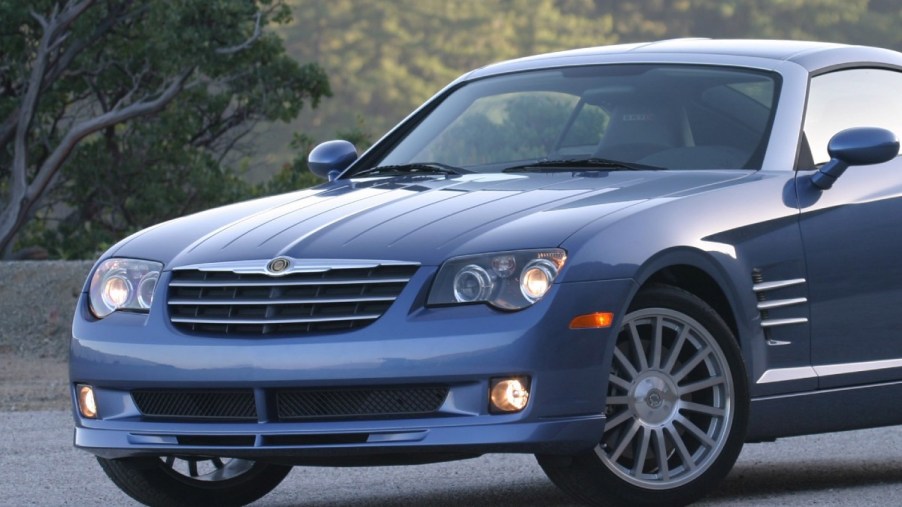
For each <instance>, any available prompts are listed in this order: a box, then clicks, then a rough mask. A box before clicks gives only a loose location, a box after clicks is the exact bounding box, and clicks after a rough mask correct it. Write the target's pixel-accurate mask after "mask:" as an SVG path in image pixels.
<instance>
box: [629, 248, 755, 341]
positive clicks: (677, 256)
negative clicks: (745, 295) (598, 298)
mask: <svg viewBox="0 0 902 507" xmlns="http://www.w3.org/2000/svg"><path fill="white" fill-rule="evenodd" d="M716 257H727V256H725V255H724V254H722V253H719V252H715V253H712V252H707V251H703V250H699V249H696V248H674V249H671V250H668V251H665V252H661V253H659V254H658V255H655V256H653V257H652V258H650V259H649V260H648V261H647V262H645V263H644V264H643V265H642V266H641V267H640V268H639V269H638V270H637V272H636V277H635V280H636V283H637V286H638V288H637V291H636V292H637V293H638V291H640V290H642V289H643V288H645V287H648V286H649V285H652V284H665V285H671V286H674V287H677V288H680V289H683V290H685V291H687V292H689V293H692V294H693V295H695V296H696V297H698V298H700V299H701V300H703V301H704V302H705V303H706V304H708V305H709V306H710V307H711V308H713V309H714V311H716V312H717V314H718V315H719V316H720V317H721V318H722V319H723V320H724V322H725V323H726V324H727V326H728V327H729V328H730V331H732V332H733V336H734V337H735V338H736V339H737V340H738V341H739V344H740V348H741V349H743V350H745V347H743V344H744V342H746V341H747V340H746V337H747V336H748V334H749V327H748V326H746V325H744V323H747V322H749V321H750V320H753V316H750V315H746V314H745V312H743V310H742V308H743V305H742V304H741V301H742V297H741V296H740V295H741V291H740V290H739V289H738V288H737V285H738V284H739V283H740V281H739V280H734V278H735V277H736V276H737V275H732V276H731V274H730V269H729V267H730V265H729V264H728V265H724V263H723V261H722V260H720V259H717V258H716ZM729 261H731V262H732V263H735V259H732V258H729ZM737 269H738V268H737ZM738 271H739V272H742V270H741V269H738ZM750 283H751V280H749V284H750ZM749 290H750V288H749ZM634 296H635V294H633V297H634ZM631 299H632V298H631Z"/></svg>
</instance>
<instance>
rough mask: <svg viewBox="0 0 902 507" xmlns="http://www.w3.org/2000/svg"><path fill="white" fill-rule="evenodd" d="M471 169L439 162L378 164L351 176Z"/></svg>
mask: <svg viewBox="0 0 902 507" xmlns="http://www.w3.org/2000/svg"><path fill="white" fill-rule="evenodd" d="M469 172H471V171H467V170H466V169H461V168H460V167H454V166H452V165H448V164H442V163H439V162H414V163H411V164H398V165H380V166H376V167H371V168H369V169H365V170H363V171H360V172H359V173H355V174H352V175H351V177H357V176H364V175H366V176H371V175H375V174H454V175H461V174H466V173H469Z"/></svg>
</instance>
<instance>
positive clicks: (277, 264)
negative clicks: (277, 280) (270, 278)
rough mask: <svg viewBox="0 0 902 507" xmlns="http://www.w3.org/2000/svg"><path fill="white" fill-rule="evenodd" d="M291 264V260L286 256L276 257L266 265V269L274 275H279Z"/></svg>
mask: <svg viewBox="0 0 902 507" xmlns="http://www.w3.org/2000/svg"><path fill="white" fill-rule="evenodd" d="M289 266H291V261H290V260H289V259H287V258H285V257H276V258H275V259H273V260H271V261H269V264H267V265H266V271H269V273H270V274H273V275H279V274H283V273H284V272H285V270H286V269H288V267H289Z"/></svg>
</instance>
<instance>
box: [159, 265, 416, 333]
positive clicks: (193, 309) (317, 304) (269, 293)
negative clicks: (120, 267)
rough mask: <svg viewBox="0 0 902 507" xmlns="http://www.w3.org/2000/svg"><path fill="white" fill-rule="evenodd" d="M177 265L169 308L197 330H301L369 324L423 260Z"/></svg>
mask: <svg viewBox="0 0 902 507" xmlns="http://www.w3.org/2000/svg"><path fill="white" fill-rule="evenodd" d="M278 260H279V262H280V265H279V266H278V268H279V269H278V271H277V272H271V271H272V270H271V269H270V266H271V265H272V263H273V262H274V261H272V260H266V259H263V260H252V261H241V262H233V263H213V264H197V265H191V266H183V267H178V268H175V269H173V273H172V279H171V280H170V283H169V291H168V301H167V306H168V309H169V320H170V322H171V323H172V324H173V325H175V326H176V327H177V328H179V329H181V330H182V331H184V332H188V333H197V334H241V335H303V334H307V333H316V332H331V331H342V330H349V329H354V328H359V327H363V326H365V325H368V324H370V323H372V322H373V321H375V320H376V319H378V318H379V317H381V316H382V315H383V314H384V313H385V311H387V310H388V308H389V307H390V306H391V305H392V303H393V302H394V301H395V299H397V297H398V296H399V295H400V293H401V291H402V290H403V289H404V287H405V286H406V285H407V283H408V282H409V281H410V279H411V277H412V276H413V275H414V273H415V272H416V270H417V269H418V268H419V264H418V263H411V262H400V261H373V260H343V259H339V260H323V259H289V258H285V257H280V258H278Z"/></svg>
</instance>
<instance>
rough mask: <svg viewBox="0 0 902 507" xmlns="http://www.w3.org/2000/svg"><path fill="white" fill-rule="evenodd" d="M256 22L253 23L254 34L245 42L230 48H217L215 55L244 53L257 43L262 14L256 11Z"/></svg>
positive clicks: (260, 31)
mask: <svg viewBox="0 0 902 507" xmlns="http://www.w3.org/2000/svg"><path fill="white" fill-rule="evenodd" d="M256 18H257V19H256V22H255V23H254V34H253V35H251V36H250V38H248V39H247V40H246V41H244V42H242V43H241V44H238V45H237V46H231V47H227V48H218V49H217V50H216V54H219V55H232V54H235V53H237V52H239V51H244V50H245V49H247V48H249V47H251V44H253V43H254V42H256V41H257V39H259V38H260V34H261V33H262V30H261V27H260V23H261V21H262V20H263V13H262V12H260V11H257V15H256Z"/></svg>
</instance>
